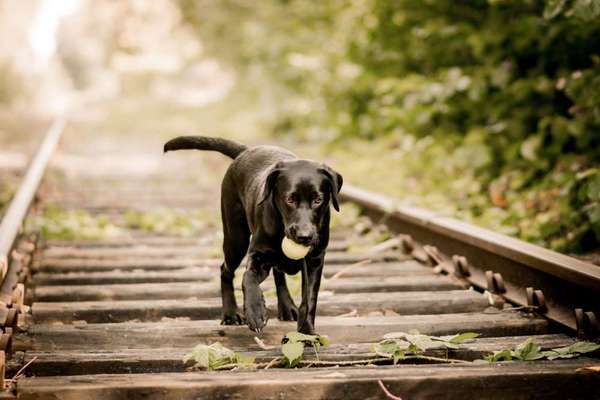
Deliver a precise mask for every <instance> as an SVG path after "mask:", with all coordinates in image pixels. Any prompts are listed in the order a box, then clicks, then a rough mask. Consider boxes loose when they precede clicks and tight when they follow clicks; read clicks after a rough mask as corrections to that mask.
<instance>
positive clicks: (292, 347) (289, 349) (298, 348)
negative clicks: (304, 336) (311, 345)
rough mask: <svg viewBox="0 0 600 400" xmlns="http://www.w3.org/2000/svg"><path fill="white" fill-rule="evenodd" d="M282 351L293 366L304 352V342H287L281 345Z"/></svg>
mask: <svg viewBox="0 0 600 400" xmlns="http://www.w3.org/2000/svg"><path fill="white" fill-rule="evenodd" d="M281 352H282V353H283V355H284V356H285V358H286V359H287V362H288V365H289V366H290V367H293V366H294V365H296V364H297V363H298V361H300V359H301V358H302V355H303V354H304V343H302V342H291V341H290V342H287V343H285V344H283V345H282V346H281Z"/></svg>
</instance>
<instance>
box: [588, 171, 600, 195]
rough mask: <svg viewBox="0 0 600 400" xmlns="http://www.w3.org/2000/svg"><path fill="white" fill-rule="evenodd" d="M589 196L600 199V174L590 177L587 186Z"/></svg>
mask: <svg viewBox="0 0 600 400" xmlns="http://www.w3.org/2000/svg"><path fill="white" fill-rule="evenodd" d="M587 196H588V198H589V199H590V200H592V201H600V175H596V176H595V177H594V178H592V179H590V182H589V183H588V186H587Z"/></svg>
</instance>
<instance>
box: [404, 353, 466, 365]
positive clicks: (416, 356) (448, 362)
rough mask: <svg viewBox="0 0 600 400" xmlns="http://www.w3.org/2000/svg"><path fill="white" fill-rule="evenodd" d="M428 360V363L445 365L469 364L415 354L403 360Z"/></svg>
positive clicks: (453, 359) (452, 359)
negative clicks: (433, 362) (435, 362)
mask: <svg viewBox="0 0 600 400" xmlns="http://www.w3.org/2000/svg"><path fill="white" fill-rule="evenodd" d="M419 359H420V360H429V361H437V362H443V363H447V364H471V362H470V361H465V360H459V359H456V358H441V357H433V356H424V355H422V354H417V355H414V356H405V357H404V360H419Z"/></svg>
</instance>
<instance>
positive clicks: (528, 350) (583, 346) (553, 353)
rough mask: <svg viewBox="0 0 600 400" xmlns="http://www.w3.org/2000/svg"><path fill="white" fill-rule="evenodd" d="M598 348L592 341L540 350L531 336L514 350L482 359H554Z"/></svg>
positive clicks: (501, 351)
mask: <svg viewBox="0 0 600 400" xmlns="http://www.w3.org/2000/svg"><path fill="white" fill-rule="evenodd" d="M598 349H600V345H598V344H596V343H593V342H575V343H573V344H572V345H570V346H565V347H557V348H554V349H551V350H548V351H542V349H541V347H540V346H539V345H538V344H537V343H535V341H534V340H533V338H528V339H527V340H525V341H524V342H523V343H521V344H519V345H518V346H517V347H516V348H515V349H514V350H510V349H503V350H498V351H495V352H493V353H492V354H489V355H487V356H486V357H485V358H484V360H485V361H488V362H490V363H493V362H498V361H511V360H520V361H535V360H540V359H543V358H545V359H548V360H555V359H557V358H574V357H579V356H580V355H582V354H586V353H591V352H594V351H596V350H598Z"/></svg>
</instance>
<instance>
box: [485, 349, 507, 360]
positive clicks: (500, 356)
mask: <svg viewBox="0 0 600 400" xmlns="http://www.w3.org/2000/svg"><path fill="white" fill-rule="evenodd" d="M512 359H513V352H512V351H511V350H500V351H495V352H494V353H493V354H488V355H487V356H485V357H484V360H486V361H488V362H490V363H493V362H498V361H510V360H512Z"/></svg>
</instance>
